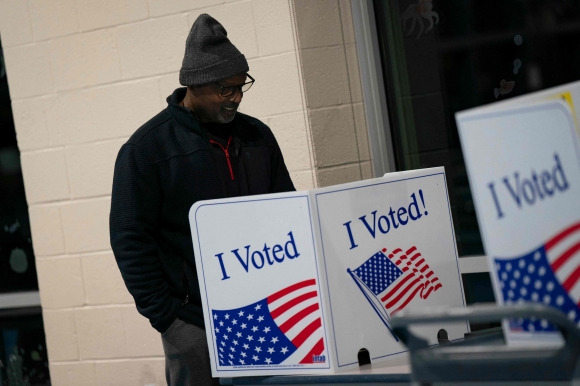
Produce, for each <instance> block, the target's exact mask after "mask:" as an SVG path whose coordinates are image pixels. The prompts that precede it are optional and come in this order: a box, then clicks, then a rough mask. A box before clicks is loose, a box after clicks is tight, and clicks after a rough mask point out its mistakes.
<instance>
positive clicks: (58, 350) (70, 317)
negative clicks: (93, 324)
mask: <svg viewBox="0 0 580 386" xmlns="http://www.w3.org/2000/svg"><path fill="white" fill-rule="evenodd" d="M42 321H43V324H44V333H45V335H46V346H47V350H48V357H49V358H50V362H51V363H57V362H61V361H74V360H78V358H79V351H78V341H77V339H78V334H77V329H76V325H75V318H74V311H73V310H72V309H69V310H44V311H43V313H42ZM50 371H51V374H50V375H51V378H52V382H53V384H54V385H59V384H62V385H76V384H77V383H58V382H56V379H55V378H54V374H53V373H52V368H51V370H50Z"/></svg>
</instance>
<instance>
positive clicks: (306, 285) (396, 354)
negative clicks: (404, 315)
mask: <svg viewBox="0 0 580 386" xmlns="http://www.w3.org/2000/svg"><path fill="white" fill-rule="evenodd" d="M189 220H190V224H191V232H192V240H193V246H194V252H195V258H196V265H197V272H198V277H199V282H200V287H201V295H202V302H203V311H204V316H205V324H206V333H207V340H208V346H209V352H210V359H211V364H212V373H213V375H214V376H215V377H241V376H262V375H292V374H294V375H295V374H334V373H337V372H340V371H341V370H347V369H352V368H357V367H358V366H359V359H358V358H359V352H361V350H362V351H363V352H368V355H369V357H370V360H371V363H373V364H375V363H383V362H384V363H389V361H393V363H395V362H396V360H397V359H398V358H404V356H405V354H406V352H407V348H406V347H405V346H404V345H403V344H402V343H401V342H400V341H399V339H398V337H397V336H396V335H395V334H394V333H393V331H392V328H391V325H390V321H391V318H392V317H393V315H396V314H397V313H399V312H401V311H403V310H413V309H421V308H423V307H434V306H450V307H464V306H465V301H464V295H463V289H462V284H461V276H460V270H459V264H458V256H457V250H456V242H455V235H454V230H453V223H452V219H451V211H450V206H449V200H448V194H447V185H446V181H445V172H444V169H443V168H431V169H422V170H414V171H406V172H398V173H390V174H386V175H385V176H384V177H381V178H375V179H370V180H365V181H360V182H354V183H348V184H342V185H336V186H331V187H327V188H321V189H314V190H309V191H299V192H288V193H277V194H269V195H259V196H247V197H236V198H230V199H219V200H210V201H202V202H198V203H196V204H195V205H194V206H193V207H192V208H191V210H190V213H189ZM440 329H445V330H446V332H447V334H448V336H449V339H450V340H452V341H453V340H459V339H463V337H464V334H465V333H466V332H468V331H469V325H468V323H467V322H459V323H446V324H440V325H430V326H424V327H421V328H419V333H420V334H422V335H423V336H425V337H427V339H428V340H429V342H430V344H436V343H437V332H438V331H439V330H440Z"/></svg>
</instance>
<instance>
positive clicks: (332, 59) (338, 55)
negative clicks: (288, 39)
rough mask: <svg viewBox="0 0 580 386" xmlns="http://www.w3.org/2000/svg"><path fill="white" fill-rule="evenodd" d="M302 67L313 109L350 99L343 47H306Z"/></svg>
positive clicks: (306, 90)
mask: <svg viewBox="0 0 580 386" xmlns="http://www.w3.org/2000/svg"><path fill="white" fill-rule="evenodd" d="M302 68H303V69H302V72H303V74H304V90H305V93H306V100H307V101H308V107H309V108H310V109H317V108H320V107H328V106H335V105H340V104H344V103H350V102H351V96H350V87H349V83H348V75H347V72H346V68H347V67H346V55H345V51H344V47H342V46H335V47H323V48H315V49H310V50H304V51H303V52H302Z"/></svg>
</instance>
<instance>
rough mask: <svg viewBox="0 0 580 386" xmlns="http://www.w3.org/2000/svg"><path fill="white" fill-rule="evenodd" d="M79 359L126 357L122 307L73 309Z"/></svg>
mask: <svg viewBox="0 0 580 386" xmlns="http://www.w3.org/2000/svg"><path fill="white" fill-rule="evenodd" d="M75 323H76V327H77V337H78V346H79V357H80V359H81V360H90V359H119V358H125V357H126V352H127V351H126V350H127V348H126V345H125V331H124V325H123V307H119V306H111V307H95V308H92V307H91V308H81V309H76V310H75Z"/></svg>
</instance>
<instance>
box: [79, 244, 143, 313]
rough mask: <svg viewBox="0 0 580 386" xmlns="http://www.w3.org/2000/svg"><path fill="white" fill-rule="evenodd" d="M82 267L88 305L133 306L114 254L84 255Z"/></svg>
mask: <svg viewBox="0 0 580 386" xmlns="http://www.w3.org/2000/svg"><path fill="white" fill-rule="evenodd" d="M81 265H82V273H83V285H84V292H85V299H86V303H87V305H90V306H94V305H105V304H133V298H132V297H131V295H130V294H129V291H127V288H126V287H125V283H124V282H123V278H122V277H121V272H120V271H119V268H118V267H117V263H116V261H115V257H114V256H113V253H112V252H101V253H95V254H89V255H84V256H83V257H82V259H81Z"/></svg>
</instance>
